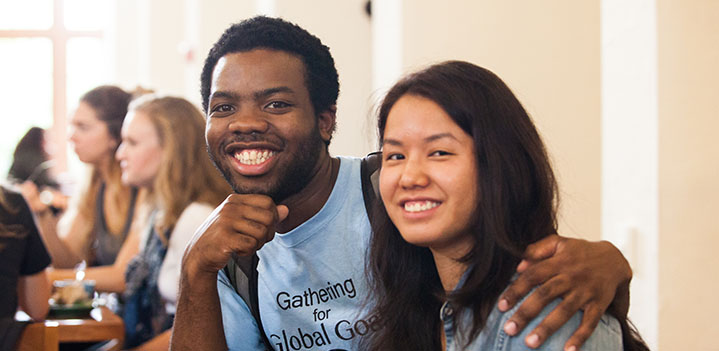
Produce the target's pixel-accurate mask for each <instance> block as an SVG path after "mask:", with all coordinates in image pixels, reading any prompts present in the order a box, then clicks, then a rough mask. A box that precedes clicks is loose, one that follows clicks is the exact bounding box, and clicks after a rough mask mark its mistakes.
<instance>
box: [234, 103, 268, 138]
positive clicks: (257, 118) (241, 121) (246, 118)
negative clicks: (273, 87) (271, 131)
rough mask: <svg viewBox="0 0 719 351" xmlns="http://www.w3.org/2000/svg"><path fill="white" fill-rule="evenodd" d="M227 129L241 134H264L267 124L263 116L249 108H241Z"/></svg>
mask: <svg viewBox="0 0 719 351" xmlns="http://www.w3.org/2000/svg"><path fill="white" fill-rule="evenodd" d="M232 118H233V120H232V122H231V123H230V125H229V128H230V130H231V131H232V132H236V133H242V134H252V133H265V132H267V129H268V128H269V123H268V121H267V119H266V118H265V117H264V116H263V114H262V113H261V112H259V111H256V110H253V109H251V108H242V109H240V111H238V113H236V114H235V115H234V116H233V117H232Z"/></svg>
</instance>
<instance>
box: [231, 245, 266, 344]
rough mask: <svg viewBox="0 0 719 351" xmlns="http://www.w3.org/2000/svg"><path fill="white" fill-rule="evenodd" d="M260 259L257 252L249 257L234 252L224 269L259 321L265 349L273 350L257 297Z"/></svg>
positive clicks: (258, 327) (256, 320) (236, 290)
mask: <svg viewBox="0 0 719 351" xmlns="http://www.w3.org/2000/svg"><path fill="white" fill-rule="evenodd" d="M259 261H260V258H259V257H258V256H257V254H256V253H255V254H253V255H252V256H249V257H248V256H240V255H237V254H235V253H232V256H231V257H230V259H229V260H228V261H227V265H226V266H225V268H224V270H225V274H226V275H227V277H228V278H229V279H230V284H231V285H232V287H233V288H235V292H237V294H238V295H240V297H242V300H244V301H245V303H246V304H247V306H248V307H249V308H250V312H251V313H252V317H254V318H255V322H256V323H257V329H258V330H259V331H260V337H262V343H263V344H264V345H265V349H267V350H273V348H272V344H271V343H270V339H269V338H267V334H265V328H264V327H263V326H262V318H261V316H260V303H259V299H258V297H257V275H258V272H257V263H258V262H259Z"/></svg>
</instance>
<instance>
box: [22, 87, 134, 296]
mask: <svg viewBox="0 0 719 351" xmlns="http://www.w3.org/2000/svg"><path fill="white" fill-rule="evenodd" d="M131 98H132V96H131V94H130V93H128V92H125V91H124V90H122V89H120V88H118V87H115V86H100V87H97V88H94V89H92V90H90V91H88V92H87V93H85V95H83V96H82V97H81V99H80V102H79V104H78V106H77V109H76V110H75V113H74V114H73V115H72V117H71V118H70V142H71V144H72V146H73V148H74V151H75V153H76V154H77V157H78V158H79V159H80V161H82V162H83V163H85V164H87V165H88V166H89V174H88V176H87V178H86V179H85V180H84V183H85V184H84V185H83V186H82V187H81V189H80V193H79V194H78V195H76V196H74V197H73V198H72V200H71V204H70V206H69V208H68V210H67V211H66V213H65V214H64V215H63V217H62V219H61V220H60V223H59V225H58V223H57V222H56V221H54V220H53V219H52V218H49V217H48V216H46V215H44V213H38V212H36V217H37V218H38V223H40V226H41V231H40V232H41V234H42V235H43V239H44V241H45V244H46V245H47V248H48V250H49V251H50V255H51V257H52V260H53V267H54V268H70V269H67V270H63V269H60V270H58V269H56V270H54V271H52V272H51V277H52V278H53V279H66V278H73V277H74V275H75V274H74V271H73V270H72V268H73V267H75V266H76V265H78V264H79V263H80V262H83V261H85V262H87V266H91V267H96V269H93V270H92V272H90V271H88V272H87V274H86V275H85V278H86V279H91V280H95V282H96V286H95V287H96V289H97V290H98V291H110V292H120V291H123V290H124V284H123V282H122V279H117V278H116V277H118V276H119V277H122V276H124V272H125V269H126V268H127V263H128V262H129V261H130V259H131V258H132V257H134V256H135V255H136V254H137V252H138V246H139V245H138V240H139V239H138V236H137V235H136V234H133V233H136V232H137V230H138V229H139V228H137V226H136V225H133V223H134V220H137V221H138V222H140V223H142V222H143V221H142V219H141V218H137V217H138V215H139V212H138V208H137V207H136V206H135V204H136V202H137V201H138V197H141V194H139V193H138V190H137V189H136V188H133V187H131V186H127V185H125V184H123V183H122V181H121V171H120V165H119V162H118V161H117V160H116V159H115V151H116V150H117V147H118V146H119V145H120V129H121V128H122V122H123V120H124V119H125V115H126V114H127V106H128V104H129V103H130V100H131ZM23 195H25V196H26V198H33V197H36V196H37V193H32V194H27V193H24V194H23Z"/></svg>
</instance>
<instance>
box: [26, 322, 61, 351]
mask: <svg viewBox="0 0 719 351" xmlns="http://www.w3.org/2000/svg"><path fill="white" fill-rule="evenodd" d="M58 331H59V328H58V324H57V322H34V323H30V324H28V325H27V326H26V327H25V329H24V330H23V331H22V334H21V335H20V339H19V340H18V342H17V344H16V345H17V346H16V347H15V350H16V351H58V349H59V347H60V335H59V333H58Z"/></svg>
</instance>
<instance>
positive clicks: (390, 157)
mask: <svg viewBox="0 0 719 351" xmlns="http://www.w3.org/2000/svg"><path fill="white" fill-rule="evenodd" d="M386 159H387V160H391V161H396V160H404V155H401V154H388V155H387V158H386Z"/></svg>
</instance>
